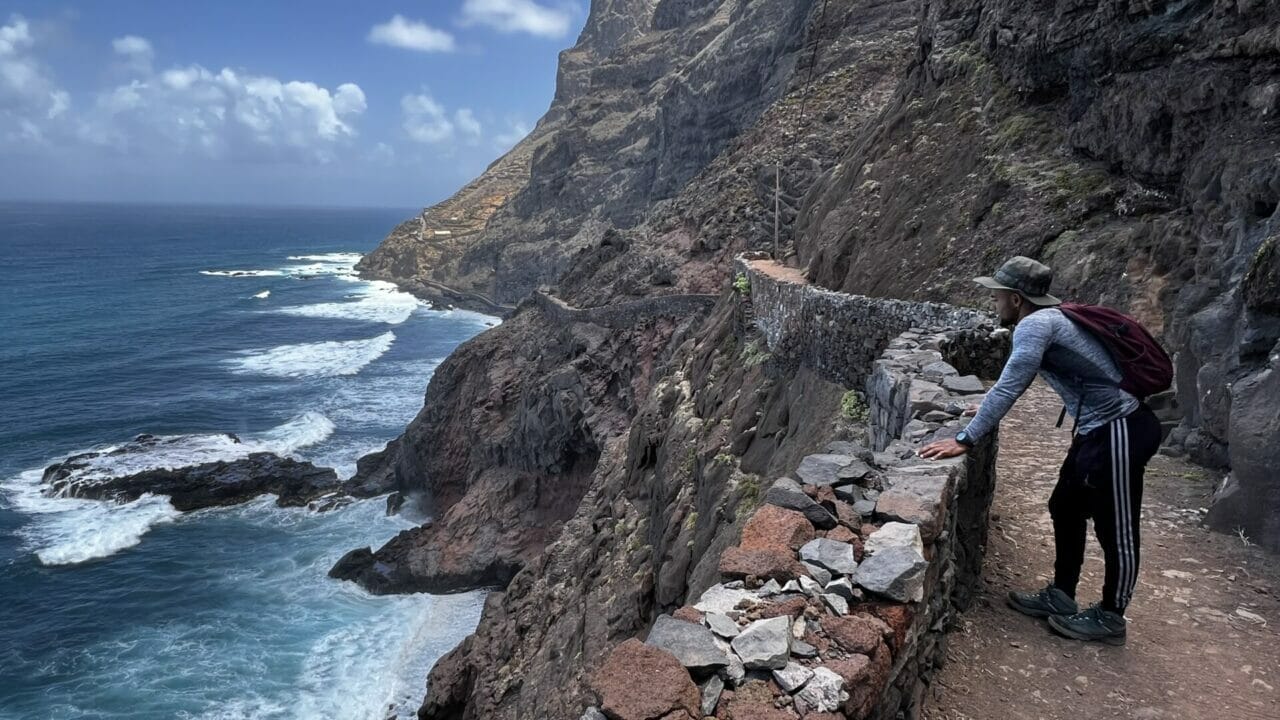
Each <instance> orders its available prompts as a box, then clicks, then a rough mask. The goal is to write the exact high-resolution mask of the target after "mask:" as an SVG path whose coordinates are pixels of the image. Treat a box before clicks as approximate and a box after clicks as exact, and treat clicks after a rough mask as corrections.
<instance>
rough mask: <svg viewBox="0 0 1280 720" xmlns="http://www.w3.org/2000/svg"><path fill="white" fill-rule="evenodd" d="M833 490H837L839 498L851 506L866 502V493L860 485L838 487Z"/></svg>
mask: <svg viewBox="0 0 1280 720" xmlns="http://www.w3.org/2000/svg"><path fill="white" fill-rule="evenodd" d="M832 489H833V490H835V493H836V497H837V498H839V499H841V500H843V501H845V502H847V503H849V504H853V503H856V502H858V501H859V500H864V499H866V497H867V496H866V491H865V490H863V488H862V486H860V485H852V484H850V485H837V486H836V487H834V488H832Z"/></svg>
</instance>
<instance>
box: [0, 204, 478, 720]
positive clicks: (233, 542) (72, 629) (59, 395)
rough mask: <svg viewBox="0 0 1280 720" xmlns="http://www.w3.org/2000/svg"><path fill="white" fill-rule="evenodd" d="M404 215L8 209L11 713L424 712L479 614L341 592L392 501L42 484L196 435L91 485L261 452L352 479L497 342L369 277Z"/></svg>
mask: <svg viewBox="0 0 1280 720" xmlns="http://www.w3.org/2000/svg"><path fill="white" fill-rule="evenodd" d="M412 212H413V211H412V210H405V209H360V210H355V209H341V210H339V209H335V210H324V209H297V208H285V209H265V208H230V207H177V206H140V205H138V206H131V205H93V204H0V250H2V251H3V253H4V260H3V262H2V263H0V718H3V719H4V720H10V719H11V718H12V719H17V718H22V719H24V720H25V719H27V718H32V719H37V718H38V719H40V720H54V719H59V718H95V719H97V718H131V719H135V720H145V719H148V718H155V719H157V720H158V719H160V718H164V719H166V720H169V719H172V718H184V719H185V718H192V719H194V718H208V719H213V718H223V719H232V718H243V719H246V720H247V719H250V718H253V719H264V720H265V719H275V718H281V719H284V718H299V719H301V718H326V719H339V718H350V719H352V720H355V719H365V718H369V719H373V720H384V719H385V718H390V717H406V718H407V717H413V714H414V712H415V711H416V709H417V707H418V705H419V704H420V703H421V701H422V697H423V695H424V693H425V678H426V674H427V671H428V670H429V669H430V667H431V665H432V664H433V663H434V662H435V660H436V659H437V658H438V657H439V656H440V655H442V654H443V653H445V652H447V651H448V650H449V649H450V648H452V647H453V646H454V645H456V644H457V642H458V641H459V640H461V639H462V638H463V637H464V636H465V635H466V634H467V633H469V632H470V631H471V630H472V629H474V627H475V623H476V621H477V619H478V617H479V613H480V609H481V604H482V602H483V596H482V594H481V593H478V592H477V593H464V594H457V595H447V596H431V595H407V596H394V597H373V596H370V595H368V594H367V593H365V592H364V591H362V590H360V589H359V588H357V587H356V586H354V585H352V584H350V583H341V582H337V581H333V580H330V579H328V578H327V577H326V573H327V572H328V569H329V567H330V566H331V565H332V564H333V562H334V561H336V560H337V559H338V558H339V557H341V556H342V554H343V553H345V552H346V551H348V550H351V549H352V548H356V547H362V546H365V545H372V546H374V547H377V546H378V545H380V544H381V543H383V542H385V541H386V540H387V539H389V538H390V537H392V536H393V535H395V534H396V533H397V532H399V531H400V530H403V529H405V528H407V527H410V526H411V525H412V524H413V518H408V517H400V516H395V517H387V516H386V514H385V501H384V500H383V499H381V498H376V499H371V500H366V501H361V502H357V503H354V504H352V505H350V506H347V507H344V508H341V509H339V510H336V511H332V512H326V513H315V512H311V511H308V510H305V509H292V508H291V509H283V508H277V507H276V506H275V505H274V503H273V498H269V497H268V498H259V499H258V500H256V501H253V502H250V503H247V504H245V505H241V506H238V507H233V508H225V509H208V510H202V511H197V512H193V513H185V514H184V513H179V512H177V511H175V510H174V509H173V507H172V506H171V505H170V504H169V503H168V501H167V499H166V498H164V497H154V496H144V497H143V498H141V499H139V500H137V501H135V502H132V503H127V504H120V505H117V504H113V503H104V502H98V501H91V500H76V499H69V498H59V497H49V496H47V495H46V494H44V493H43V492H42V491H41V487H40V483H39V480H40V473H41V470H42V469H43V468H44V467H46V466H47V465H49V464H50V463H52V462H54V461H58V460H61V459H64V458H66V457H67V456H68V455H71V454H75V453H78V452H83V451H86V450H90V449H101V448H108V447H111V446H114V445H117V444H119V443H122V442H125V441H128V440H130V439H131V438H133V437H135V436H136V435H138V434H141V433H151V434H155V435H163V436H174V437H179V438H181V439H180V441H177V442H174V443H172V444H167V445H166V448H167V449H166V451H165V454H164V455H162V456H161V455H153V456H148V457H146V458H143V459H141V460H140V459H138V458H135V457H133V456H130V460H129V465H127V466H124V465H122V466H120V467H113V466H111V464H110V463H109V462H108V463H106V464H101V465H100V466H99V467H96V468H95V471H97V472H106V473H119V472H125V471H129V470H135V471H136V470H137V469H139V467H144V466H151V467H161V466H177V465H186V464H192V463H196V462H202V461H209V460H214V459H222V458H229V457H235V456H236V455H238V454H243V453H245V452H247V451H249V450H258V449H267V450H273V451H275V452H278V453H281V454H289V455H293V456H295V457H299V458H303V459H307V460H311V461H312V462H315V463H317V464H321V465H327V466H331V467H334V468H336V469H337V471H338V473H339V475H341V476H343V477H347V476H349V475H350V474H351V473H353V472H354V469H355V462H356V460H357V458H359V457H360V456H361V455H362V454H364V453H367V452H370V451H372V450H376V449H379V448H381V447H382V446H383V445H384V444H385V443H386V442H387V441H388V440H390V439H392V438H393V437H395V436H396V435H397V434H399V433H400V432H401V431H402V430H403V429H404V426H405V425H406V424H407V423H408V422H409V421H410V420H411V419H412V418H413V417H414V415H415V414H416V413H417V412H418V410H419V409H420V408H421V406H422V402H423V393H424V390H425V388H426V385H427V382H428V380H429V379H430V376H431V373H432V371H433V370H434V369H435V367H436V366H437V365H438V364H439V363H440V362H441V361H442V360H443V359H444V358H445V357H446V356H447V355H448V354H449V352H450V351H451V350H452V349H453V348H454V347H456V346H457V345H458V344H459V343H461V342H464V341H465V340H467V339H468V338H470V337H472V336H474V335H476V334H477V333H479V332H482V331H483V330H484V329H485V328H487V327H491V326H492V325H494V324H496V323H497V322H498V320H496V319H495V318H490V317H487V316H484V315H479V314H475V313H469V312H464V311H457V310H455V311H435V310H431V309H430V308H428V307H426V306H424V305H422V304H420V303H419V302H418V301H416V300H415V299H414V298H413V297H411V296H409V295H407V294H404V293H401V292H399V291H397V290H396V289H395V288H394V287H393V286H391V285H390V284H387V283H381V282H366V281H362V280H359V279H358V278H356V277H355V275H354V273H353V270H352V265H353V264H354V263H355V262H356V261H357V260H358V259H359V257H360V255H361V254H362V253H365V252H368V251H369V250H371V249H373V248H374V247H375V246H376V244H377V242H378V241H379V240H380V239H381V238H382V237H383V236H384V235H385V234H386V232H387V231H388V230H389V229H390V228H391V227H393V226H394V225H395V224H396V223H397V222H399V221H400V220H402V219H403V218H404V217H406V216H408V215H409V214H411V213H412ZM226 433H234V434H235V435H236V436H237V437H238V438H239V440H240V442H239V443H235V442H232V441H231V440H230V439H228V438H227V436H226Z"/></svg>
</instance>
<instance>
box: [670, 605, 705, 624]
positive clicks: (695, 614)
mask: <svg viewBox="0 0 1280 720" xmlns="http://www.w3.org/2000/svg"><path fill="white" fill-rule="evenodd" d="M671 617H673V618H675V619H677V620H683V621H685V622H688V623H693V624H695V625H701V624H702V612H701V611H700V610H698V609H696V608H694V607H693V606H692V605H685V606H684V607H681V608H679V609H677V610H676V611H675V612H673V613H671Z"/></svg>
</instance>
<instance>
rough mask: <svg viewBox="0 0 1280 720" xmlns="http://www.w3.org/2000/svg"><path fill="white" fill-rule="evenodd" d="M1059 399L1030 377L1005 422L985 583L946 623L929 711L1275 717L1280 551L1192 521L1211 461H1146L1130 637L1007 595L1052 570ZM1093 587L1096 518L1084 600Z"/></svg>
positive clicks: (930, 715) (1279, 678)
mask: <svg viewBox="0 0 1280 720" xmlns="http://www.w3.org/2000/svg"><path fill="white" fill-rule="evenodd" d="M1059 409H1060V405H1059V404H1058V402H1057V397H1056V396H1055V395H1054V394H1053V392H1052V391H1051V390H1049V389H1048V388H1047V387H1046V386H1044V385H1043V384H1041V383H1037V384H1036V385H1035V386H1034V387H1033V388H1032V390H1031V391H1030V392H1028V393H1027V394H1026V396H1024V397H1023V398H1022V400H1020V401H1019V402H1018V405H1017V406H1016V407H1015V408H1014V410H1013V412H1012V413H1011V414H1010V416H1009V417H1008V418H1007V419H1006V420H1005V421H1004V423H1003V425H1002V426H1001V438H1000V439H1001V443H1000V459H999V487H998V488H997V490H996V498H995V507H994V510H993V513H994V515H993V519H992V524H991V540H990V543H989V545H988V549H987V558H986V562H985V567H984V571H983V578H984V581H985V587H984V588H983V590H982V591H981V593H980V594H979V595H978V598H977V600H976V601H975V603H974V605H973V606H972V607H971V608H970V609H969V611H968V612H966V613H964V615H962V616H961V618H960V626H959V627H958V628H957V629H956V630H955V631H954V632H953V633H952V634H951V635H950V636H949V638H950V647H949V650H948V653H947V664H946V666H945V667H944V668H943V669H942V671H941V672H940V673H939V675H938V676H937V680H936V681H935V683H934V688H933V693H932V696H931V697H930V699H929V701H928V702H927V705H926V708H925V712H924V717H925V718H926V719H927V720H969V719H972V720H1005V719H1010V720H1012V719H1015V718H1016V719H1017V720H1023V719H1024V718H1025V719H1028V720H1033V719H1035V720H1038V719H1041V718H1043V719H1044V720H1059V719H1061V720H1092V718H1142V719H1146V720H1150V719H1152V718H1161V719H1170V720H1172V719H1175V718H1176V719H1182V718H1246V719H1249V720H1253V719H1258V720H1262V719H1263V718H1265V719H1267V720H1275V719H1276V718H1280V556H1276V555H1273V554H1269V553H1267V552H1266V551H1263V550H1261V549H1260V548H1258V547H1256V546H1249V545H1247V544H1246V542H1245V540H1243V539H1241V538H1240V537H1236V536H1228V535H1222V534H1218V533H1211V532H1209V531H1208V530H1205V529H1204V528H1201V527H1200V526H1199V519H1200V517H1201V512H1200V511H1201V509H1202V508H1204V507H1206V505H1207V502H1208V496H1209V494H1210V492H1211V490H1212V487H1213V483H1214V481H1215V480H1217V479H1219V478H1218V476H1217V475H1216V474H1214V473H1209V472H1207V471H1205V470H1202V469H1199V468H1196V467H1195V466H1193V465H1190V464H1188V463H1186V462H1184V461H1180V460H1174V459H1171V458H1166V457H1160V456H1158V457H1157V458H1156V459H1155V460H1153V461H1152V464H1151V466H1150V467H1149V468H1148V472H1147V480H1146V491H1145V497H1144V499H1143V510H1142V568H1141V571H1140V574H1139V578H1138V587H1137V589H1136V591H1135V592H1134V599H1133V603H1132V604H1131V605H1130V607H1129V610H1128V613H1127V614H1128V618H1129V637H1128V644H1127V645H1126V646H1124V647H1118V648H1117V647H1108V646H1104V645H1101V644H1097V643H1091V644H1085V643H1079V642H1075V641H1072V640H1066V639H1063V638H1059V637H1057V636H1055V635H1052V634H1050V632H1049V630H1048V628H1047V626H1046V625H1045V623H1044V621H1043V620H1033V619H1031V618H1028V617H1025V616H1022V615H1019V614H1018V613H1015V612H1014V611H1013V610H1010V609H1009V608H1008V607H1007V606H1006V605H1005V602H1004V598H1005V595H1006V593H1008V591H1009V590H1010V589H1011V588H1038V587H1043V586H1044V585H1045V583H1047V582H1048V581H1049V579H1050V576H1051V573H1052V567H1053V536H1052V530H1051V525H1050V521H1049V513H1048V510H1047V509H1046V507H1045V504H1046V502H1047V501H1048V498H1049V493H1050V491H1051V490H1052V488H1053V485H1054V483H1055V482H1056V480H1057V468H1058V464H1059V462H1060V461H1061V459H1062V457H1063V455H1064V454H1065V453H1066V447H1067V444H1068V442H1069V438H1070V436H1069V433H1068V432H1067V430H1065V429H1063V430H1056V429H1054V427H1053V423H1054V421H1055V420H1056V419H1057V415H1058V410H1059ZM1277 512H1280V508H1278V509H1277ZM1101 587H1102V553H1101V550H1100V548H1099V547H1098V545H1097V542H1096V540H1095V539H1094V537H1093V535H1092V529H1091V530H1090V536H1089V551H1088V557H1087V559H1086V561H1085V569H1084V575H1083V578H1082V580H1081V583H1080V590H1079V598H1078V599H1079V600H1080V602H1081V604H1082V606H1084V605H1088V604H1092V603H1094V602H1096V601H1097V600H1098V596H1099V595H1100V593H1101Z"/></svg>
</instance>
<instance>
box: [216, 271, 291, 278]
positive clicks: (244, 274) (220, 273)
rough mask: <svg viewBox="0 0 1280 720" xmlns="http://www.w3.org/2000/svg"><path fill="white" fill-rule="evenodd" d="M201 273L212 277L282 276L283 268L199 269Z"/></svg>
mask: <svg viewBox="0 0 1280 720" xmlns="http://www.w3.org/2000/svg"><path fill="white" fill-rule="evenodd" d="M200 274H201V275H212V276H214V277H255V278H258V277H284V276H285V274H286V273H285V271H284V270H201V271H200Z"/></svg>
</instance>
